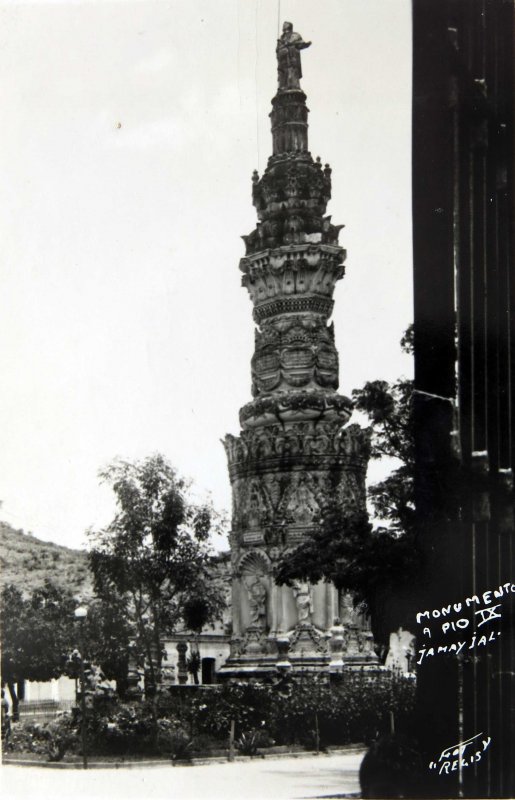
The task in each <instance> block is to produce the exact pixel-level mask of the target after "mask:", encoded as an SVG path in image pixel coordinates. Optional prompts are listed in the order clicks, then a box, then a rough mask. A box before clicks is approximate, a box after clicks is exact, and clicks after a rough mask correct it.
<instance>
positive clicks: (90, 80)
mask: <svg viewBox="0 0 515 800" xmlns="http://www.w3.org/2000/svg"><path fill="white" fill-rule="evenodd" d="M277 16H278V8H277V0H239V1H238V0H205V1H204V2H202V1H201V0H173V1H172V2H167V1H166V0H160V1H159V2H153V0H142V1H141V2H130V1H129V0H118V2H108V1H107V0H98V1H97V2H71V1H70V0H66V2H55V3H46V2H33V3H27V2H24V3H22V2H16V0H9V2H5V0H4V2H1V3H0V114H1V127H0V170H1V180H0V235H1V250H0V252H1V257H2V269H1V285H0V339H1V342H2V346H1V352H0V375H1V378H2V391H1V395H0V430H1V436H0V500H1V501H2V502H3V505H2V508H0V518H2V519H5V520H6V521H8V522H10V523H11V524H12V525H14V526H15V527H23V528H24V529H25V530H32V531H33V532H34V533H35V534H36V535H38V536H40V537H41V538H43V539H50V540H53V541H55V542H58V543H60V544H66V545H69V546H80V545H81V544H82V543H83V541H84V537H83V534H84V530H85V529H86V528H87V527H89V526H90V525H93V526H96V525H99V524H102V523H105V522H107V521H108V520H109V518H110V517H111V515H112V513H113V510H114V506H113V503H112V497H111V493H110V490H108V489H107V488H105V487H100V486H99V482H98V478H97V472H98V469H99V468H100V467H101V466H102V465H105V463H106V462H108V461H110V460H111V459H112V458H113V457H115V456H116V455H122V456H124V457H128V458H135V457H143V456H146V455H148V454H150V453H153V452H155V451H160V452H162V453H164V454H165V455H166V456H167V457H168V458H169V459H170V460H171V461H172V463H173V464H174V465H175V466H176V467H177V468H178V469H179V471H181V472H182V473H183V474H185V475H188V476H190V477H192V478H193V479H194V481H195V483H196V485H197V486H198V487H199V489H200V490H210V491H211V492H212V494H213V499H214V501H215V503H216V504H217V505H218V506H219V507H225V508H230V487H229V480H228V476H227V468H226V461H225V454H224V451H223V447H222V445H221V444H220V441H219V440H220V439H221V438H222V437H223V436H224V435H225V433H227V432H232V433H237V432H238V410H239V408H240V406H242V405H243V404H244V403H246V402H247V401H248V400H250V399H251V396H250V358H251V355H252V352H253V339H254V334H253V323H252V318H251V311H252V308H251V303H250V300H249V299H248V295H247V293H246V290H244V289H242V288H241V286H240V276H241V273H240V272H239V270H238V263H239V259H240V257H241V256H242V255H243V253H244V248H243V242H242V241H241V239H240V236H241V235H242V234H247V233H249V232H250V231H251V230H252V229H253V228H254V227H255V212H254V209H253V207H252V204H251V180H250V179H251V174H252V170H253V169H254V168H256V167H257V168H258V169H259V171H260V173H261V172H262V171H263V169H264V168H265V166H266V162H267V158H268V156H269V155H270V153H271V134H270V132H269V119H268V114H269V111H270V99H271V97H272V96H273V94H275V90H276V61H275V52H274V50H275V39H276V36H277ZM280 16H281V23H282V21H283V20H285V19H288V20H291V21H292V22H293V23H294V29H295V30H296V31H298V32H299V33H301V34H302V36H303V37H304V39H305V40H312V42H313V44H312V46H311V48H310V49H309V50H306V51H304V52H303V54H302V60H303V72H304V78H303V80H302V86H303V89H304V90H305V91H306V93H307V95H308V106H309V108H310V111H311V113H310V117H309V120H310V131H309V136H310V150H311V152H312V154H313V156H316V155H320V156H321V158H322V161H323V162H325V161H329V163H330V164H331V166H332V168H333V176H332V177H333V199H332V201H331V203H330V206H329V208H328V213H330V214H332V217H333V222H334V223H336V224H340V223H344V224H345V226H346V227H345V229H344V230H343V231H342V233H341V236H340V241H341V243H342V244H343V246H344V247H346V249H347V250H348V258H347V275H346V277H345V278H344V280H343V281H341V282H340V283H339V284H338V285H337V289H336V292H335V300H336V309H335V313H334V315H333V319H334V322H335V328H336V339H337V346H338V349H339V352H340V384H341V385H340V391H341V392H342V393H343V394H350V392H351V390H352V389H353V388H354V387H356V386H359V385H361V384H362V383H363V381H365V380H372V379H376V378H385V379H393V378H395V377H397V376H398V375H400V374H401V373H404V374H408V373H409V371H410V369H411V363H410V359H408V358H407V357H406V356H403V355H402V354H401V352H400V349H399V339H400V337H401V335H402V332H403V330H404V329H405V327H406V326H407V324H408V323H409V322H410V321H411V316H412V291H411V246H412V245H411V205H410V203H411V199H410V192H411V185H410V181H411V174H410V161H411V152H410V146H411V142H410V138H411V107H410V104H411V83H410V81H411V19H410V3H409V0H281V12H280Z"/></svg>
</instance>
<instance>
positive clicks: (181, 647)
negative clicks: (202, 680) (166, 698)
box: [177, 642, 188, 686]
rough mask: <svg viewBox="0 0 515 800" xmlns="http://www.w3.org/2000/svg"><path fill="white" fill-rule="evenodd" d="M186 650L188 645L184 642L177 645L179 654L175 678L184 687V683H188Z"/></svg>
mask: <svg viewBox="0 0 515 800" xmlns="http://www.w3.org/2000/svg"><path fill="white" fill-rule="evenodd" d="M187 649H188V645H187V644H186V642H178V643H177V652H178V654H179V659H178V661H177V677H178V679H179V683H180V685H181V686H184V684H185V683H188V667H187V665H186V650H187Z"/></svg>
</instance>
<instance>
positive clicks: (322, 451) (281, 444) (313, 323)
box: [222, 22, 377, 675]
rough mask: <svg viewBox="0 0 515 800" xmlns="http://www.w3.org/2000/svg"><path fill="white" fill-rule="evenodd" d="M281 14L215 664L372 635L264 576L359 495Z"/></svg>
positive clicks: (354, 650)
mask: <svg viewBox="0 0 515 800" xmlns="http://www.w3.org/2000/svg"><path fill="white" fill-rule="evenodd" d="M309 45H310V42H304V41H303V40H302V37H301V36H300V35H299V34H298V33H295V32H294V31H293V26H292V25H291V23H289V22H285V23H284V26H283V33H282V36H281V38H280V39H279V40H278V42H277V50H276V54H277V62H278V90H277V94H276V95H275V97H274V98H273V100H272V112H271V114H270V117H271V120H272V141H273V154H272V156H271V157H270V158H269V160H268V165H267V167H266V170H265V172H264V174H263V175H262V176H261V177H259V175H258V173H257V172H254V174H253V176H252V199H253V204H254V206H255V208H256V211H257V216H258V223H257V226H256V228H255V230H253V231H252V233H250V234H249V235H248V236H244V237H243V239H244V241H245V246H246V255H245V256H244V258H242V259H241V262H240V270H241V271H242V273H243V278H242V284H243V286H245V287H246V289H247V290H248V293H249V295H250V299H251V301H252V304H253V307H254V310H253V317H254V322H255V325H256V328H255V351H254V355H253V357H252V365H251V370H252V395H253V398H254V399H253V400H252V401H251V402H250V403H247V404H246V405H245V406H243V408H242V409H241V410H240V424H241V428H242V430H241V434H240V436H238V437H236V436H232V435H228V436H227V437H226V439H225V441H224V445H225V449H226V452H227V458H228V461H229V475H230V479H231V485H232V493H233V513H232V532H231V560H232V580H233V588H232V643H231V656H230V658H229V660H228V661H227V663H226V665H225V666H224V667H223V668H222V673H225V674H226V675H245V674H253V675H254V674H264V673H267V672H275V671H276V670H277V668H278V667H283V668H285V669H288V668H292V669H293V670H294V671H295V670H298V669H325V670H327V669H329V670H332V669H341V668H342V667H343V666H345V665H350V666H351V665H363V664H367V663H368V664H372V663H376V661H377V659H376V656H375V654H374V651H373V646H372V645H373V642H372V635H371V633H370V632H369V630H368V628H367V625H366V623H365V621H364V620H363V618H362V617H361V616H360V615H358V614H356V612H355V611H354V609H353V607H352V602H351V600H350V598H349V597H343V598H342V597H339V596H338V593H337V591H336V589H335V588H334V586H332V585H331V584H328V583H324V582H322V583H320V584H317V585H316V586H312V585H309V584H308V583H304V582H301V581H297V582H296V583H295V584H294V585H293V586H292V587H287V586H278V585H276V583H275V582H274V567H275V564H276V563H277V561H278V559H280V558H282V557H284V555H285V554H287V553H288V551H290V550H291V549H293V548H294V547H296V546H297V545H298V544H299V543H300V542H301V541H302V540H303V538H304V537H307V536H309V535H310V532H312V531H313V527H314V525H315V524H316V517H317V514H318V513H319V512H320V510H321V509H322V508H323V505H324V502H325V501H326V500H327V499H328V498H331V499H334V498H336V499H337V500H338V502H340V503H341V504H342V505H344V506H345V505H346V506H349V505H351V506H354V507H355V508H364V507H365V475H366V469H367V461H368V456H369V441H368V436H367V434H366V432H364V431H363V430H362V429H361V428H360V427H359V426H358V425H350V426H347V427H345V426H346V425H347V423H348V421H349V418H350V416H351V410H352V403H351V401H350V400H349V399H348V398H346V397H343V396H342V395H340V394H338V393H337V389H338V353H337V351H336V347H335V344H334V330H333V325H332V324H330V325H329V324H328V319H329V318H330V316H331V313H332V309H333V299H332V295H333V290H334V286H335V283H336V281H338V280H340V279H341V278H343V275H344V266H343V262H344V259H345V251H344V250H343V248H342V247H340V246H339V244H338V235H339V232H340V229H341V228H342V227H343V226H342V225H333V224H332V222H331V217H330V216H325V214H326V207H327V203H328V201H329V199H330V197H331V169H330V167H329V165H328V164H326V165H325V166H322V164H321V162H320V159H319V158H317V159H316V161H314V160H313V158H312V156H311V154H310V152H309V150H308V122H307V118H308V109H307V107H306V95H305V94H304V92H303V91H302V89H301V88H300V78H301V77H302V72H301V60H300V51H301V50H302V49H304V48H306V47H309Z"/></svg>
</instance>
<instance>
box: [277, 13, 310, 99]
mask: <svg viewBox="0 0 515 800" xmlns="http://www.w3.org/2000/svg"><path fill="white" fill-rule="evenodd" d="M310 45H311V42H305V41H303V39H302V36H301V35H300V33H295V31H294V30H293V25H292V24H291V22H285V23H284V25H283V32H282V35H281V38H280V39H278V40H277V48H276V53H277V77H278V81H279V89H300V83H299V81H300V79H301V78H302V68H301V64H300V51H301V50H304V49H305V48H306V47H309V46H310Z"/></svg>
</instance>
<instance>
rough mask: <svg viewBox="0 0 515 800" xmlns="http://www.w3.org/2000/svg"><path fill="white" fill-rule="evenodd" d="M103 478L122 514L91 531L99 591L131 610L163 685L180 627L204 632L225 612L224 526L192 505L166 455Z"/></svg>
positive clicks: (203, 507)
mask: <svg viewBox="0 0 515 800" xmlns="http://www.w3.org/2000/svg"><path fill="white" fill-rule="evenodd" d="M100 477H101V479H102V480H103V481H104V482H106V483H108V484H109V485H110V486H111V487H112V489H113V491H114V493H115V495H116V502H117V507H118V511H117V514H116V516H115V517H114V519H113V521H112V522H111V523H110V524H109V525H108V526H107V527H106V528H103V529H102V530H100V531H98V532H93V531H90V532H89V537H90V541H91V551H90V565H91V569H92V572H93V577H94V587H95V592H96V594H97V596H98V597H99V598H101V599H102V600H103V601H104V602H110V601H111V599H115V600H116V603H118V604H119V607H120V608H121V609H123V610H124V613H125V614H126V618H127V619H128V620H129V621H130V622H131V623H132V625H133V628H134V637H135V640H136V646H137V648H139V649H140V651H141V652H143V653H144V655H145V658H146V661H147V664H148V667H149V672H150V682H151V683H152V684H153V685H154V686H157V685H158V684H159V682H160V679H161V669H162V660H163V655H164V639H165V638H166V637H167V636H169V635H170V634H172V633H173V632H174V630H176V628H177V626H179V625H184V626H185V627H187V628H189V629H192V630H200V629H201V628H202V626H203V625H205V624H207V623H209V622H211V621H213V620H214V619H216V618H217V617H219V616H220V615H221V613H222V611H223V608H224V607H225V602H224V595H223V587H222V586H221V585H220V582H219V581H217V580H216V579H215V578H214V577H213V575H212V567H213V561H214V557H213V553H212V550H211V547H210V545H209V542H208V539H209V536H210V534H211V533H213V532H217V533H220V532H221V529H222V524H223V521H222V519H221V518H220V516H219V515H217V514H216V513H215V511H214V510H213V508H212V506H211V505H210V504H208V503H196V502H194V501H193V500H192V499H191V497H190V496H189V495H188V490H189V488H190V486H189V484H188V483H187V482H186V481H185V480H184V479H183V478H181V477H180V476H179V475H178V474H177V473H176V471H175V470H174V469H173V467H172V466H171V465H170V464H169V463H168V462H167V461H166V459H165V458H164V457H163V456H161V455H159V454H157V455H154V456H151V457H149V458H146V459H144V460H143V461H135V462H128V461H122V460H116V461H114V462H113V463H111V464H110V465H109V466H108V467H107V468H106V469H104V470H103V471H102V472H101V473H100Z"/></svg>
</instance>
